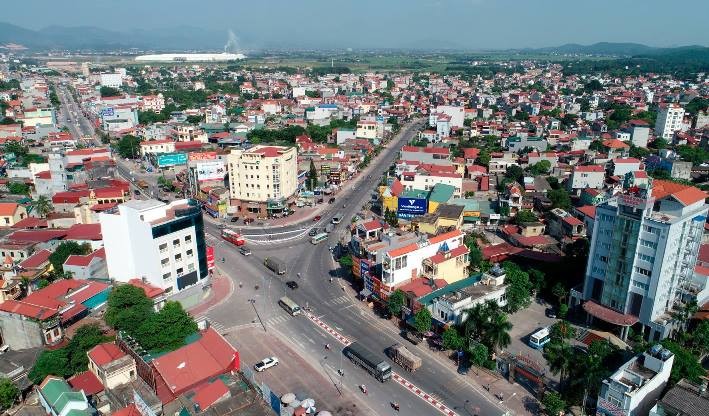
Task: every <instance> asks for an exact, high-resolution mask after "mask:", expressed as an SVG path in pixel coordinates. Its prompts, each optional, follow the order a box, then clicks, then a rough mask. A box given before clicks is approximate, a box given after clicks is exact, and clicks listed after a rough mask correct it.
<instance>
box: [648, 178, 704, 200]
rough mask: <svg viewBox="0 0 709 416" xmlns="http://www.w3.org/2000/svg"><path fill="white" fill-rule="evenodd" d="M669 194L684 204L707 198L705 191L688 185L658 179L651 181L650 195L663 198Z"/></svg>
mask: <svg viewBox="0 0 709 416" xmlns="http://www.w3.org/2000/svg"><path fill="white" fill-rule="evenodd" d="M669 195H672V196H673V197H674V198H675V199H677V200H678V201H679V202H681V203H682V204H684V205H685V206H686V205H691V204H694V203H695V202H698V201H702V200H704V199H706V198H707V194H706V192H704V191H702V190H700V189H699V188H695V187H693V186H690V185H683V184H680V183H676V182H671V181H664V180H660V179H658V180H655V181H653V183H652V196H654V197H655V198H656V199H663V198H665V197H667V196H669Z"/></svg>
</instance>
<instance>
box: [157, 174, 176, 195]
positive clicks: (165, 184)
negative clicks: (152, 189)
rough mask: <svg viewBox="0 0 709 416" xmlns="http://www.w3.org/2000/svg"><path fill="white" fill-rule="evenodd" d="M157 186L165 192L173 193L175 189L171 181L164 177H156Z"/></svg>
mask: <svg viewBox="0 0 709 416" xmlns="http://www.w3.org/2000/svg"><path fill="white" fill-rule="evenodd" d="M158 186H160V187H161V188H163V189H164V190H165V191H166V192H174V191H175V189H177V187H176V186H175V184H174V183H172V181H171V180H169V179H167V178H166V177H165V175H163V176H160V177H158Z"/></svg>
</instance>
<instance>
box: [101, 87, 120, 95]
mask: <svg viewBox="0 0 709 416" xmlns="http://www.w3.org/2000/svg"><path fill="white" fill-rule="evenodd" d="M99 94H101V97H115V96H118V95H121V91H120V90H118V89H116V88H113V87H106V86H104V87H101V89H99Z"/></svg>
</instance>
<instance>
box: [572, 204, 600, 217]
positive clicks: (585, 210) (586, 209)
mask: <svg viewBox="0 0 709 416" xmlns="http://www.w3.org/2000/svg"><path fill="white" fill-rule="evenodd" d="M576 209H577V210H578V211H579V212H581V213H582V214H584V215H585V216H587V217H590V218H594V219H595V218H596V207H595V206H594V205H584V206H582V207H578V208H576Z"/></svg>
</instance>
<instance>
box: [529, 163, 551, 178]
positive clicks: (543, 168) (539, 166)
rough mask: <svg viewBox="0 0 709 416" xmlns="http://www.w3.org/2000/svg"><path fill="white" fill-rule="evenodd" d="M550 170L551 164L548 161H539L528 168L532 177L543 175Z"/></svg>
mask: <svg viewBox="0 0 709 416" xmlns="http://www.w3.org/2000/svg"><path fill="white" fill-rule="evenodd" d="M549 170H551V162H550V161H548V160H540V161H539V162H537V163H535V164H534V165H532V166H530V167H529V173H531V174H532V175H533V176H539V175H545V174H547V173H549Z"/></svg>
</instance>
